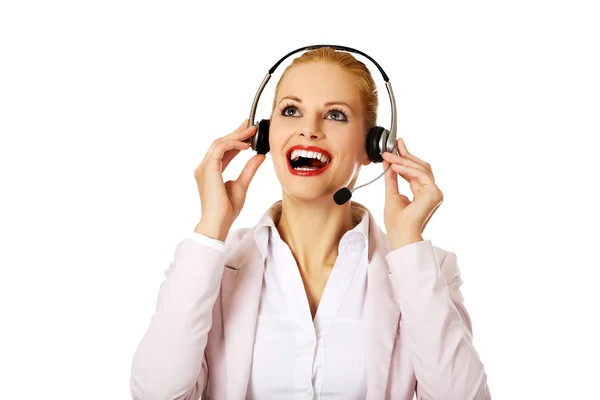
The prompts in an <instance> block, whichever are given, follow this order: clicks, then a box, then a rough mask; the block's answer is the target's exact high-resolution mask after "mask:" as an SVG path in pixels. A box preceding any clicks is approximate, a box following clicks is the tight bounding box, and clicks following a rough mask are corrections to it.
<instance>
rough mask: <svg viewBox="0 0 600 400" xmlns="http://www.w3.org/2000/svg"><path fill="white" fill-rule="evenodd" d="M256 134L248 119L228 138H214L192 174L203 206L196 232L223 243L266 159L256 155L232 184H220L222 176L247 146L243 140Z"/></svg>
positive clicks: (228, 182) (248, 145)
mask: <svg viewBox="0 0 600 400" xmlns="http://www.w3.org/2000/svg"><path fill="white" fill-rule="evenodd" d="M255 133H256V127H255V126H252V127H250V128H248V120H245V121H244V122H242V124H241V125H240V126H239V127H238V128H237V129H236V130H235V131H233V132H231V133H230V134H229V135H227V136H223V137H221V138H219V139H216V140H215V141H214V142H213V143H212V146H211V147H210V148H209V149H208V151H207V152H206V155H205V156H204V159H203V160H202V162H201V163H200V165H199V166H198V167H197V168H196V170H195V171H194V177H195V178H196V183H197V184H198V194H199V195H200V203H201V206H202V217H201V219H200V222H199V223H198V225H196V229H195V232H198V233H201V234H203V235H206V236H209V237H211V238H213V239H218V240H221V241H223V242H224V241H225V238H226V237H227V234H228V233H229V229H230V228H231V225H232V224H233V222H234V221H235V219H236V218H237V217H238V215H240V212H241V211H242V207H243V206H244V202H245V200H246V193H247V191H248V186H249V185H250V181H252V178H253V177H254V174H255V173H256V171H257V170H258V168H259V167H260V165H261V164H262V162H263V161H264V160H265V157H266V156H265V155H263V154H256V155H255V156H254V157H252V158H251V159H250V160H248V162H247V163H246V165H245V166H244V169H243V170H242V172H241V173H240V175H239V177H238V178H237V179H236V180H234V181H231V180H230V181H227V182H223V175H222V173H223V171H224V170H225V168H227V165H229V163H230V162H231V160H233V158H234V157H235V156H236V155H237V154H238V153H239V152H240V151H241V150H246V149H248V148H249V147H250V144H249V143H245V142H243V140H245V139H248V138H250V137H251V136H252V135H254V134H255Z"/></svg>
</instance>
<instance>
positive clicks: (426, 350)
mask: <svg viewBox="0 0 600 400" xmlns="http://www.w3.org/2000/svg"><path fill="white" fill-rule="evenodd" d="M387 258H388V263H389V265H390V272H391V279H392V285H393V288H394V294H395V296H396V299H397V300H398V302H399V304H400V309H401V313H402V322H403V325H402V327H403V333H404V334H406V335H408V338H409V341H410V343H411V344H412V350H413V354H414V360H413V366H414V369H415V375H416V377H417V381H418V386H419V390H420V392H421V394H426V396H425V397H423V398H443V399H449V400H451V399H460V400H468V399H478V400H479V399H486V398H487V396H488V394H489V392H488V389H487V383H486V382H487V377H486V374H485V371H484V367H483V364H482V363H481V361H480V359H479V357H478V355H477V353H476V352H475V350H474V349H473V346H472V344H471V321H470V319H469V315H468V313H467V311H466V309H465V308H464V305H463V301H462V295H461V294H460V291H459V290H458V286H459V285H460V283H461V281H460V275H459V274H458V267H457V266H456V263H455V256H454V255H453V254H451V253H448V255H447V256H446V258H447V260H446V259H445V260H441V261H440V262H439V263H438V260H437V259H436V254H435V251H434V248H433V246H432V244H431V242H430V241H422V242H416V243H412V244H411V245H406V246H404V247H401V248H399V249H398V250H395V251H393V252H390V253H389V254H388V256H387ZM445 263H447V264H446V265H445V266H442V264H445ZM442 269H445V271H444V272H446V277H445V276H444V273H442Z"/></svg>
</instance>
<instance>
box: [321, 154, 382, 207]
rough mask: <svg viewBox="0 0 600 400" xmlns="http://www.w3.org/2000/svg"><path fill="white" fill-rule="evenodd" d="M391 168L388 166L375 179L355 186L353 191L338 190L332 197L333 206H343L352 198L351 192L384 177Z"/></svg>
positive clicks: (344, 188)
mask: <svg viewBox="0 0 600 400" xmlns="http://www.w3.org/2000/svg"><path fill="white" fill-rule="evenodd" d="M391 166H392V164H390V165H388V167H387V168H386V169H385V171H383V172H382V173H381V174H380V175H379V176H377V177H376V178H375V179H373V180H371V181H369V182H367V183H363V184H362V185H360V186H357V187H355V188H354V189H348V188H347V187H343V188H341V189H340V190H338V191H337V192H335V194H334V195H333V201H335V204H337V205H338V206H341V205H342V204H345V203H346V202H347V201H348V200H350V199H351V198H352V192H354V191H355V190H356V189H360V188H361V187H364V186H367V185H369V184H371V183H373V182H375V181H376V180H377V179H379V178H381V177H382V176H383V175H385V173H386V172H387V171H388V169H390V167H391Z"/></svg>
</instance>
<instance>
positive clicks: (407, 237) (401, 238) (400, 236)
mask: <svg viewBox="0 0 600 400" xmlns="http://www.w3.org/2000/svg"><path fill="white" fill-rule="evenodd" d="M388 240H389V242H390V248H391V250H392V251H394V250H397V249H399V248H401V247H404V246H408V245H409V244H413V243H417V242H422V241H423V240H424V239H423V236H421V234H420V233H418V232H391V233H388Z"/></svg>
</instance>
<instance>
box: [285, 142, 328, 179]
mask: <svg viewBox="0 0 600 400" xmlns="http://www.w3.org/2000/svg"><path fill="white" fill-rule="evenodd" d="M288 162H289V166H290V171H291V172H292V173H294V174H295V175H302V176H313V175H318V174H320V173H321V172H323V171H325V170H326V169H327V167H328V166H329V165H330V162H331V156H330V155H328V154H325V153H324V152H322V151H316V149H315V148H313V149H299V148H296V149H293V150H292V151H290V152H289V153H288Z"/></svg>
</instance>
